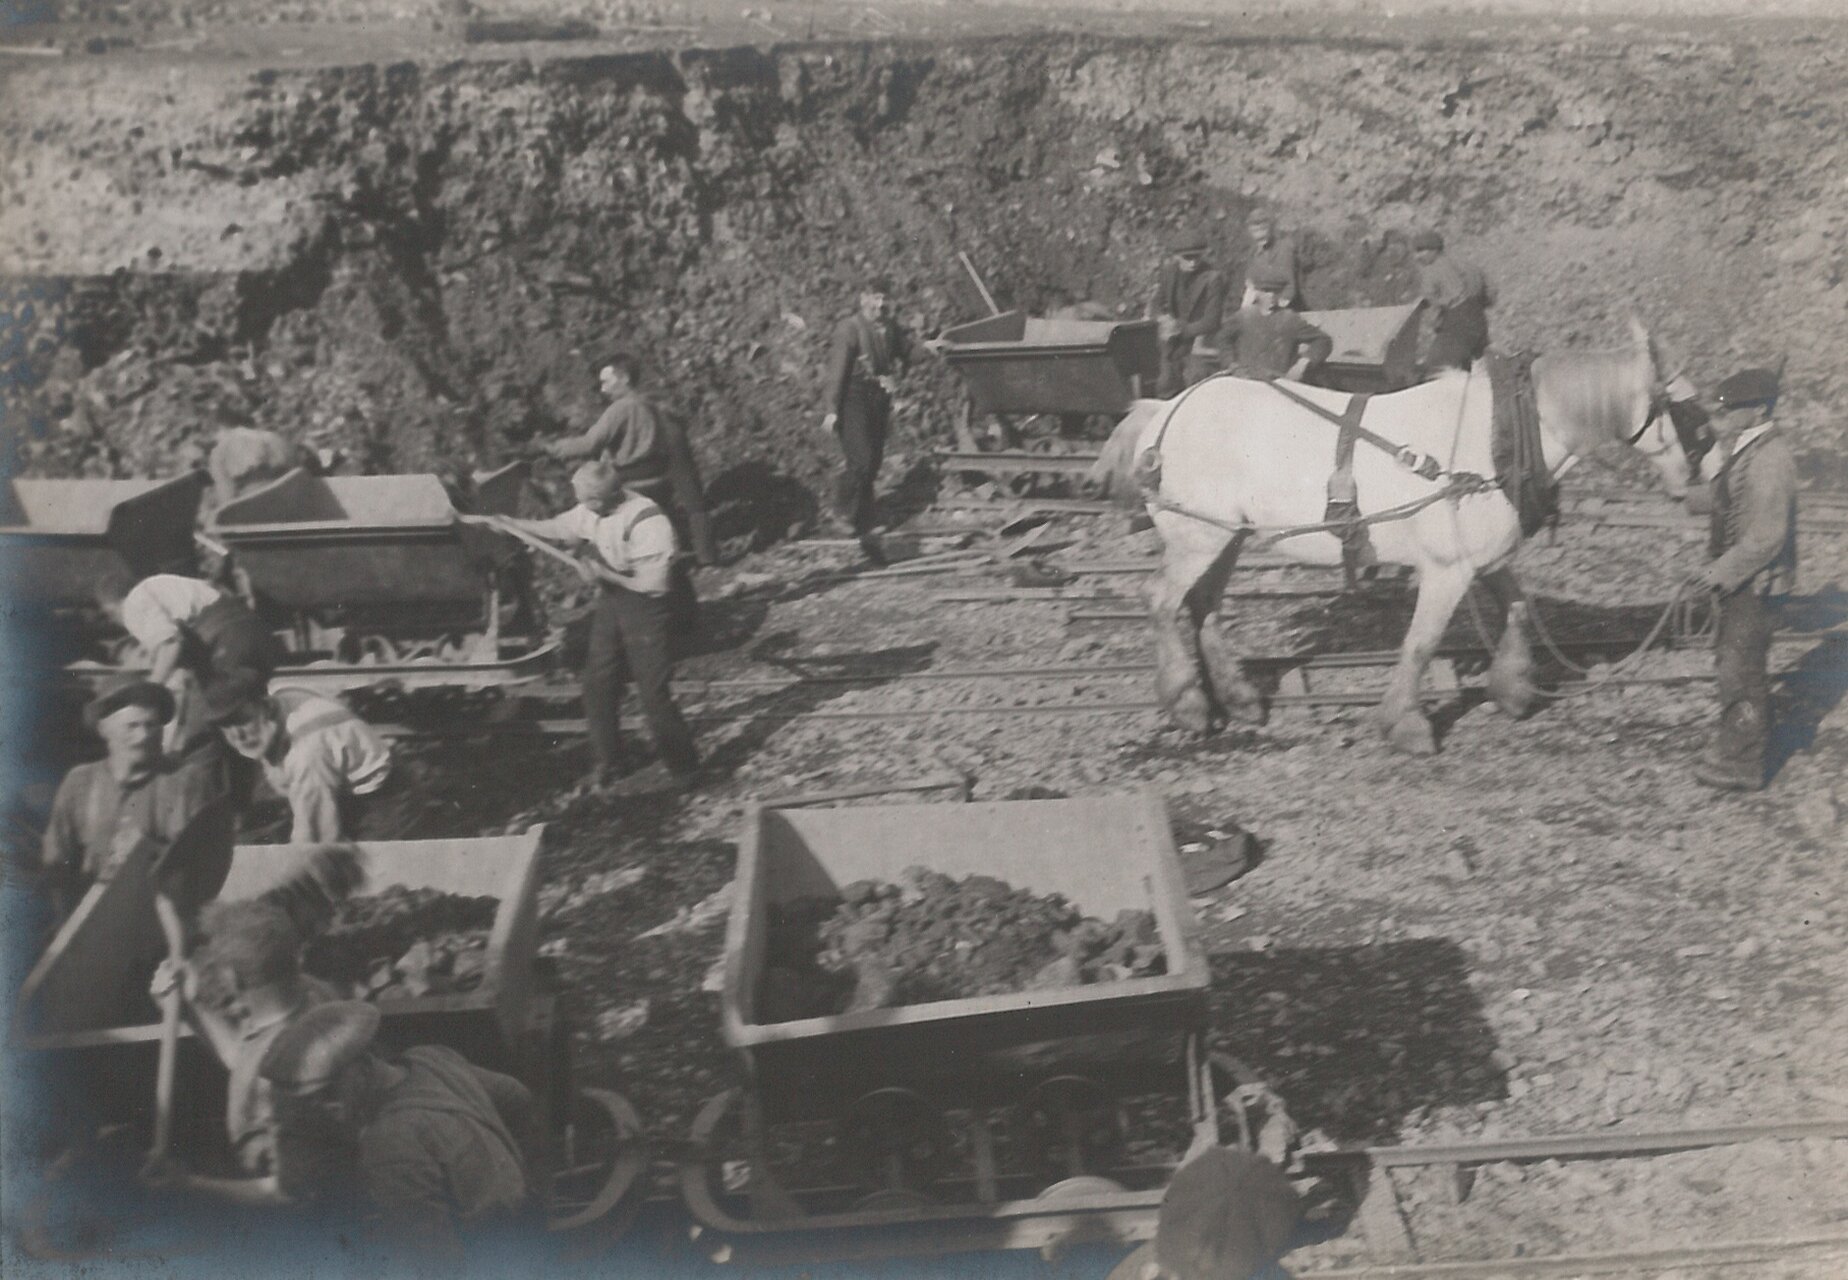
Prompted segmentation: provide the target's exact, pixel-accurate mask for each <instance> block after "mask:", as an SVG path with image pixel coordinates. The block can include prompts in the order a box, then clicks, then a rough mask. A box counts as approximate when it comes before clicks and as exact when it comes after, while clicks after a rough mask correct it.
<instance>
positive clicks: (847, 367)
mask: <svg viewBox="0 0 1848 1280" xmlns="http://www.w3.org/2000/svg"><path fill="white" fill-rule="evenodd" d="M890 294H891V289H890V286H889V285H888V284H887V283H886V281H885V280H884V279H880V278H875V279H872V280H869V281H867V282H866V285H865V287H864V288H862V289H861V290H860V309H859V312H858V313H857V314H855V315H851V316H849V317H847V318H846V319H845V320H843V321H841V322H840V323H839V324H838V325H836V326H835V328H834V341H833V345H832V346H831V347H830V349H829V353H828V381H827V394H828V412H827V413H826V415H825V416H823V418H822V420H821V429H822V430H823V431H832V432H835V433H836V434H838V435H839V437H840V442H841V453H842V455H843V456H844V462H845V465H844V466H843V467H842V470H841V477H840V482H839V485H838V486H837V488H836V490H835V499H836V503H835V505H836V507H837V509H838V511H839V513H840V516H841V518H842V519H843V520H845V521H847V522H848V525H849V526H850V527H851V528H852V530H853V535H854V537H856V538H858V539H859V540H860V549H861V550H862V551H864V552H865V553H866V557H867V559H869V560H871V561H873V562H874V563H875V564H882V563H884V561H885V553H884V550H883V549H882V548H881V547H880V545H879V540H878V538H877V536H876V535H875V534H874V515H873V498H874V484H875V482H876V481H877V480H878V479H879V464H880V463H881V462H883V461H884V460H885V445H886V432H887V430H888V429H889V428H890V427H891V423H892V392H893V390H894V389H895V388H896V386H897V375H898V371H899V370H900V369H902V368H904V367H905V366H906V365H907V364H908V363H909V362H910V352H909V351H908V349H907V347H906V344H905V339H904V335H903V334H902V333H901V332H900V331H899V327H898V323H897V321H895V320H894V319H893V317H892V306H891V301H890Z"/></svg>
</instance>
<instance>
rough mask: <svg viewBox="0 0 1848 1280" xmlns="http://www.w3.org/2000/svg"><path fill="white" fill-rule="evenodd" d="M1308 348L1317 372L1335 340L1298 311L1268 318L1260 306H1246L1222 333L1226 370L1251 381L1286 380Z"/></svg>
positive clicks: (1273, 314)
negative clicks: (1304, 349)
mask: <svg viewBox="0 0 1848 1280" xmlns="http://www.w3.org/2000/svg"><path fill="white" fill-rule="evenodd" d="M1304 347H1307V348H1308V355H1309V367H1310V368H1311V369H1313V368H1315V367H1316V366H1317V365H1319V364H1321V363H1322V362H1323V361H1324V360H1326V359H1328V357H1329V355H1330V353H1332V352H1333V351H1334V349H1335V340H1334V339H1333V338H1331V337H1329V336H1328V335H1327V334H1326V333H1324V332H1322V331H1321V330H1320V329H1318V328H1316V327H1315V326H1314V325H1312V324H1310V323H1309V322H1308V321H1307V320H1305V319H1303V318H1302V316H1300V315H1298V314H1297V313H1296V312H1294V311H1285V310H1282V309H1281V308H1280V309H1278V310H1276V311H1273V312H1271V313H1270V314H1269V315H1266V314H1265V313H1264V312H1262V311H1259V310H1258V309H1257V308H1256V307H1242V308H1240V309H1239V310H1238V311H1236V312H1234V313H1233V315H1232V318H1231V319H1230V320H1228V321H1227V322H1226V327H1225V328H1224V329H1222V330H1221V331H1220V334H1219V349H1220V351H1221V352H1222V353H1224V356H1225V361H1226V368H1227V369H1229V370H1231V371H1232V372H1233V373H1237V374H1241V375H1243V376H1245V377H1247V378H1281V377H1283V376H1284V375H1285V374H1287V373H1289V371H1290V369H1291V367H1292V366H1294V365H1295V364H1296V357H1297V355H1298V353H1299V351H1300V350H1301V349H1302V348H1304Z"/></svg>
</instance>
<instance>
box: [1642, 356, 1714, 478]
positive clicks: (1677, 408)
mask: <svg viewBox="0 0 1848 1280" xmlns="http://www.w3.org/2000/svg"><path fill="white" fill-rule="evenodd" d="M1679 376H1680V375H1676V377H1674V378H1670V379H1668V381H1666V382H1663V383H1661V384H1659V385H1658V386H1657V387H1656V388H1655V389H1654V390H1652V391H1651V392H1650V393H1649V412H1648V414H1647V415H1645V416H1644V418H1643V425H1642V426H1640V427H1638V428H1637V429H1636V432H1635V434H1633V435H1632V436H1631V437H1630V438H1629V439H1628V440H1626V441H1624V443H1625V444H1627V445H1629V446H1630V447H1631V448H1635V447H1636V444H1637V442H1638V441H1639V440H1641V439H1642V438H1643V436H1644V435H1646V434H1648V431H1649V428H1651V427H1653V426H1654V425H1655V424H1656V421H1657V419H1659V418H1661V416H1662V415H1663V414H1664V413H1666V414H1667V415H1668V420H1669V422H1670V423H1671V424H1672V425H1673V426H1674V428H1675V439H1676V440H1677V441H1678V442H1679V443H1680V445H1681V452H1682V453H1683V454H1685V455H1686V456H1687V460H1688V467H1689V469H1690V470H1691V471H1692V472H1693V473H1695V474H1697V475H1698V474H1699V472H1700V463H1701V459H1702V458H1705V457H1706V456H1707V453H1708V451H1709V450H1711V449H1712V448H1713V428H1712V427H1711V426H1709V425H1708V422H1709V420H1708V417H1707V411H1706V410H1705V409H1703V408H1701V407H1700V404H1699V402H1698V401H1696V400H1693V399H1685V400H1677V399H1675V398H1674V397H1672V396H1670V395H1669V393H1668V389H1669V387H1671V386H1673V385H1674V384H1675V382H1676V381H1677V379H1678V378H1679Z"/></svg>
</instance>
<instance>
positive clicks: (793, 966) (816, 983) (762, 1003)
mask: <svg viewBox="0 0 1848 1280" xmlns="http://www.w3.org/2000/svg"><path fill="white" fill-rule="evenodd" d="M766 960H767V965H768V967H767V968H766V970H765V972H764V977H763V985H762V987H761V989H760V991H759V1002H758V1004H759V1010H758V1011H759V1018H760V1019H761V1020H762V1021H763V1022H788V1021H791V1020H793V1019H796V1018H814V1017H822V1016H826V1015H829V1014H836V1013H858V1012H861V1011H864V1010H867V1009H884V1008H891V1007H894V1006H897V1005H910V1004H924V1003H927V1002H929V1001H933V1000H960V999H967V998H970V997H973V996H992V995H1011V994H1014V993H1017V992H1022V991H1045V990H1052V989H1055V988H1059V987H1075V986H1083V985H1086V984H1089V983H1095V982H1112V981H1117V980H1120V979H1123V978H1132V977H1134V978H1139V977H1146V976H1149V975H1152V974H1159V973H1165V972H1167V958H1166V954H1165V953H1164V951H1163V949H1162V945H1161V939H1160V936H1159V934H1158V932H1157V930H1156V927H1155V917H1154V916H1153V915H1151V914H1150V913H1149V912H1147V911H1123V912H1121V913H1119V914H1118V916H1117V918H1116V920H1115V922H1114V923H1105V922H1104V921H1102V920H1098V919H1095V918H1092V917H1089V916H1085V915H1083V914H1082V913H1081V912H1079V910H1078V909H1077V908H1076V907H1074V906H1073V905H1072V904H1071V903H1069V902H1067V901H1066V900H1065V899H1064V898H1063V897H1061V896H1059V895H1058V894H1047V895H1044V896H1041V895H1036V894H1032V893H1029V892H1027V891H1026V890H1024V889H1016V888H1014V887H1013V886H1012V885H1009V884H1006V883H1004V882H1002V881H1000V880H997V879H995V878H994V877H992V876H980V875H977V876H967V877H965V878H964V879H962V880H955V879H952V878H951V877H949V876H946V875H943V874H942V873H940V872H936V871H930V870H927V869H925V868H923V867H912V868H909V869H908V870H907V871H906V872H905V873H904V875H903V876H902V877H901V879H900V883H898V884H889V883H883V882H879V881H873V880H860V881H856V882H854V883H853V884H850V885H848V886H846V887H845V888H844V889H842V890H841V893H840V896H839V897H806V898H796V899H792V900H791V901H789V902H786V903H782V904H778V905H774V906H772V908H771V914H770V921H769V940H768V947H767V952H766Z"/></svg>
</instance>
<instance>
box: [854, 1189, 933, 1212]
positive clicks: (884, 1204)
mask: <svg viewBox="0 0 1848 1280" xmlns="http://www.w3.org/2000/svg"><path fill="white" fill-rule="evenodd" d="M936 1203H937V1202H936V1201H935V1200H932V1199H931V1198H930V1197H929V1196H927V1195H925V1194H924V1193H923V1192H922V1191H907V1190H904V1189H903V1188H898V1187H893V1188H888V1189H887V1190H885V1191H875V1192H873V1193H872V1194H871V1195H870V1196H862V1197H861V1198H860V1199H858V1200H856V1201H854V1204H853V1211H854V1212H855V1213H909V1212H911V1211H913V1210H917V1209H928V1208H931V1207H932V1206H933V1205H935V1204H936Z"/></svg>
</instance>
